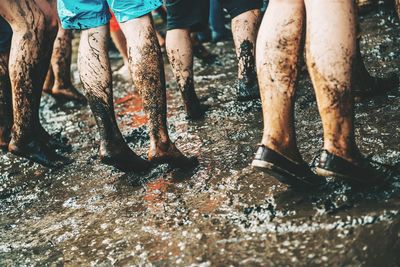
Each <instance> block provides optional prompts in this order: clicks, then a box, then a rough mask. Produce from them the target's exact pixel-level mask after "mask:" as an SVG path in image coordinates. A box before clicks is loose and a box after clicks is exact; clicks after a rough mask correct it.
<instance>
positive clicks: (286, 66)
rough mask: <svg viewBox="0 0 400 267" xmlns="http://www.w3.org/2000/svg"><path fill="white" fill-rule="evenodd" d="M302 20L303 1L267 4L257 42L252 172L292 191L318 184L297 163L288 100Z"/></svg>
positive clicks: (282, 0)
mask: <svg viewBox="0 0 400 267" xmlns="http://www.w3.org/2000/svg"><path fill="white" fill-rule="evenodd" d="M278 14H279V15H278ZM303 20H304V2H303V0H271V2H270V6H269V8H268V10H267V12H266V13H265V15H264V19H263V21H262V24H261V28H260V32H259V35H258V40H257V74H258V78H259V84H260V92H261V101H262V107H263V118H264V132H263V137H262V141H261V146H260V147H259V148H258V150H257V153H256V155H255V158H254V160H253V162H252V166H253V167H255V168H257V169H260V170H262V171H264V172H266V173H268V174H269V175H271V176H272V177H274V178H276V179H278V180H279V181H281V182H283V183H286V184H289V185H292V186H311V185H319V184H321V183H323V182H324V180H323V179H321V178H320V177H318V176H316V175H314V174H313V173H312V172H311V170H310V168H309V167H308V165H307V164H306V163H305V162H304V161H303V159H302V157H301V155H300V153H299V150H298V148H297V144H296V136H295V129H294V94H295V86H296V80H297V67H298V66H297V65H298V60H299V55H300V51H301V49H300V46H301V36H302V29H303Z"/></svg>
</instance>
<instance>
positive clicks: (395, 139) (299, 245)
mask: <svg viewBox="0 0 400 267" xmlns="http://www.w3.org/2000/svg"><path fill="white" fill-rule="evenodd" d="M361 26H362V29H363V33H364V35H363V36H364V37H363V42H362V48H363V53H364V54H365V60H366V62H367V65H368V67H369V68H370V70H371V72H372V73H374V74H376V75H384V74H385V73H388V72H390V71H395V72H397V73H399V69H400V25H399V23H398V22H396V20H395V19H394V16H392V15H391V13H390V12H389V11H388V10H381V11H380V12H378V13H376V12H373V13H371V14H368V15H366V16H365V17H363V18H362V24H361ZM209 47H210V49H211V50H212V51H213V52H214V53H216V54H218V55H222V56H221V57H220V58H219V64H215V65H213V66H211V67H210V66H204V65H202V64H201V63H200V62H199V61H198V60H196V63H195V74H196V78H195V81H196V86H197V90H198V92H199V95H200V96H201V99H202V101H203V102H204V103H205V104H208V105H209V106H210V109H209V111H208V112H207V115H206V118H205V120H203V121H200V122H188V121H187V120H186V119H185V115H184V111H183V107H182V101H181V98H180V95H179V93H178V90H177V88H176V84H175V83H174V82H173V80H172V79H171V71H170V68H169V66H167V78H168V83H169V88H168V105H169V108H168V114H169V126H170V130H171V134H172V138H173V139H174V140H176V142H177V145H178V147H180V148H181V149H182V150H183V151H185V152H186V153H187V154H196V155H198V157H199V160H200V166H199V167H197V168H195V169H193V170H186V171H182V170H171V169H168V167H167V166H160V167H158V168H156V169H154V170H153V171H152V172H151V173H148V174H146V175H143V176H138V175H134V174H128V173H121V172H119V171H117V170H114V169H112V168H110V167H108V166H104V165H101V164H100V163H99V159H98V157H97V149H98V146H97V144H98V142H97V140H98V135H97V130H96V126H95V122H94V119H93V117H92V116H91V114H90V112H89V110H88V108H86V107H85V108H81V109H79V108H77V107H73V106H72V105H64V106H62V107H59V106H57V105H55V102H54V101H53V99H51V97H48V96H45V97H44V99H43V101H42V109H41V111H42V112H41V114H42V119H43V122H44V123H45V124H44V125H45V127H46V128H47V129H48V130H49V131H50V132H52V133H55V134H56V133H59V132H61V136H62V137H66V138H68V139H69V141H70V143H71V144H72V146H73V149H72V152H71V153H69V154H67V155H68V156H69V157H71V158H72V159H74V161H75V162H74V163H73V164H72V165H69V166H68V167H66V168H64V169H62V170H49V169H47V168H44V167H42V166H39V165H37V164H32V163H30V162H28V161H27V160H23V159H18V158H16V157H15V156H13V155H10V154H5V155H1V156H0V170H1V173H0V211H1V215H0V216H1V220H0V265H1V266H16V265H18V266H24V265H29V266H30V265H38V266H42V265H63V264H65V265H99V266H110V265H144V264H146V265H150V264H152V265H172V266H183V265H184V266H214V265H221V266H227V265H243V266H253V265H254V266H273V265H284V266H287V265H293V266H315V265H318V266H320V265H321V266H342V265H351V266H376V265H378V264H379V265H381V266H399V264H400V254H399V251H400V239H399V235H400V214H399V207H400V198H399V197H400V176H399V175H397V177H394V179H393V180H392V183H391V185H389V186H387V187H385V188H370V189H364V190H357V189H352V188H351V187H349V186H347V185H345V184H339V183H335V182H332V181H331V182H330V183H328V185H326V186H325V187H323V188H321V189H320V190H312V191H308V192H296V191H293V190H291V189H288V188H287V187H286V186H284V185H282V184H280V183H278V182H277V181H275V180H273V179H272V178H270V177H268V176H266V175H263V174H261V173H259V172H257V171H253V170H252V169H251V168H250V167H249V164H250V162H251V160H252V156H253V153H254V152H255V149H256V144H257V143H258V142H259V140H260V137H261V133H262V132H261V129H262V124H261V123H262V117H261V108H260V103H259V102H258V101H254V102H246V103H238V102H236V101H235V100H234V99H235V93H234V89H233V86H234V82H235V72H236V62H235V56H234V53H233V47H232V43H231V42H226V43H218V44H216V45H210V46H209ZM119 63H120V62H119ZM74 68H76V66H74ZM114 90H115V105H116V111H117V115H118V119H119V124H120V127H121V129H122V131H123V134H124V136H125V138H126V140H127V141H128V142H129V144H130V146H131V147H132V148H133V149H134V151H136V152H137V153H139V154H141V155H146V151H147V149H148V145H149V140H148V137H147V132H146V131H147V130H146V127H145V125H144V123H145V121H146V119H145V117H144V114H143V111H142V109H141V103H140V97H139V96H138V95H137V93H136V92H135V91H134V89H132V86H131V85H130V84H129V83H127V82H123V81H121V80H119V79H115V82H114ZM399 95H400V91H399V88H397V89H396V90H394V91H393V92H391V93H390V94H389V95H388V96H383V97H378V98H376V99H374V100H371V101H367V102H364V103H362V104H357V106H356V118H357V120H356V126H357V132H356V133H357V142H358V144H359V145H360V147H361V149H362V152H364V153H365V154H370V153H373V155H374V156H373V159H374V160H377V161H380V162H383V163H386V164H391V165H396V164H397V165H396V166H397V169H398V170H399V169H400V165H399V161H400V126H399V125H400V97H399ZM296 115H297V119H296V126H297V134H298V142H299V146H300V149H301V152H302V153H303V155H304V158H305V159H306V160H307V161H311V160H312V159H313V157H314V156H315V155H316V154H318V151H319V149H320V147H321V144H322V141H321V135H322V132H321V122H320V120H319V117H318V113H317V108H316V103H315V97H314V95H313V92H312V88H311V86H310V82H309V79H308V77H307V75H306V74H302V79H301V82H300V84H299V90H298V100H297V104H296ZM399 171H400V170H399Z"/></svg>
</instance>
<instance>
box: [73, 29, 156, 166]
mask: <svg viewBox="0 0 400 267" xmlns="http://www.w3.org/2000/svg"><path fill="white" fill-rule="evenodd" d="M108 38H109V29H108V26H107V25H104V26H100V27H97V28H93V29H87V30H83V31H82V34H81V41H80V45H79V56H78V66H79V75H80V77H81V81H82V84H83V88H84V92H85V95H86V97H87V99H88V101H89V105H90V109H91V110H92V112H93V115H94V118H95V120H96V123H97V126H98V129H99V133H100V159H101V160H102V161H103V162H104V163H106V164H110V165H113V166H115V167H117V168H119V169H121V170H124V171H141V170H144V169H147V168H148V167H149V163H148V162H147V161H145V160H143V159H141V158H140V157H139V156H137V155H136V154H135V153H134V152H133V151H132V150H131V149H130V148H129V147H128V145H127V144H126V143H125V141H124V139H123V137H122V134H121V132H120V130H119V128H118V125H117V122H116V119H115V113H114V104H113V91H112V77H111V69H110V62H109V59H108V48H107V41H108Z"/></svg>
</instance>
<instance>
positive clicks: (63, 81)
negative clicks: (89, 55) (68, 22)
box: [48, 27, 86, 103]
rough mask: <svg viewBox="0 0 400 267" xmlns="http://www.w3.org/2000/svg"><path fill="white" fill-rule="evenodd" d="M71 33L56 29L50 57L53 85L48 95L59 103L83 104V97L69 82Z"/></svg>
mask: <svg viewBox="0 0 400 267" xmlns="http://www.w3.org/2000/svg"><path fill="white" fill-rule="evenodd" d="M71 42H72V31H71V30H65V29H63V28H61V27H59V29H58V33H57V37H56V39H55V41H54V47H53V54H52V56H51V70H52V72H53V74H54V84H53V86H52V87H51V90H50V92H48V93H50V94H51V95H52V96H54V97H55V98H56V99H57V100H59V101H61V102H65V101H76V102H80V103H85V101H86V99H85V97H84V96H83V95H82V94H81V93H80V92H79V91H78V90H77V89H76V88H75V87H74V86H73V84H72V81H71V54H72V45H71Z"/></svg>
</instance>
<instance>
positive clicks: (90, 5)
mask: <svg viewBox="0 0 400 267" xmlns="http://www.w3.org/2000/svg"><path fill="white" fill-rule="evenodd" d="M161 5H162V0H57V9H58V15H59V17H60V19H61V24H62V27H63V28H64V29H90V28H95V27H99V26H101V25H105V24H107V23H108V21H109V20H110V18H111V14H110V11H109V9H111V10H112V11H113V12H114V15H115V18H116V19H117V21H118V22H125V21H128V20H131V19H135V18H139V17H141V16H144V15H146V14H147V13H149V12H151V11H153V10H154V9H157V8H158V7H160V6H161Z"/></svg>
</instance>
